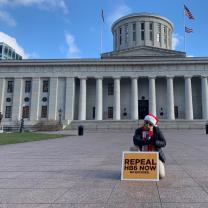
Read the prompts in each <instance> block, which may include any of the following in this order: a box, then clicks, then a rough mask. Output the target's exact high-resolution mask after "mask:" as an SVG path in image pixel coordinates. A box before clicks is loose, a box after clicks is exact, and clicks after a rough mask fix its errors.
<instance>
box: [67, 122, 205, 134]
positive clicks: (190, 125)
mask: <svg viewBox="0 0 208 208" xmlns="http://www.w3.org/2000/svg"><path fill="white" fill-rule="evenodd" d="M142 124H143V120H139V121H132V120H121V121H113V120H103V121H94V120H87V121H72V122H71V123H70V124H69V125H67V126H66V127H65V130H77V129H78V127H79V126H83V127H84V129H85V130H87V131H89V132H90V131H103V132H105V131H108V130H112V131H116V130H119V131H121V130H122V131H128V130H133V129H136V128H137V127H138V126H141V125H142ZM205 124H206V120H193V121H190V120H174V121H169V120H161V121H160V123H159V127H160V128H161V129H205Z"/></svg>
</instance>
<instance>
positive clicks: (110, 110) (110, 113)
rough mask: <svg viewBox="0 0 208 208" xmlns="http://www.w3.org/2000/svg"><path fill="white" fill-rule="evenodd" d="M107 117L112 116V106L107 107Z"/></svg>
mask: <svg viewBox="0 0 208 208" xmlns="http://www.w3.org/2000/svg"><path fill="white" fill-rule="evenodd" d="M108 118H113V107H108Z"/></svg>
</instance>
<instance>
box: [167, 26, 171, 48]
mask: <svg viewBox="0 0 208 208" xmlns="http://www.w3.org/2000/svg"><path fill="white" fill-rule="evenodd" d="M171 37H172V35H171V30H170V29H168V42H169V47H171Z"/></svg>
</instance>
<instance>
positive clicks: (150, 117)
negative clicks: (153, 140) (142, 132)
mask: <svg viewBox="0 0 208 208" xmlns="http://www.w3.org/2000/svg"><path fill="white" fill-rule="evenodd" d="M144 121H149V122H151V123H152V124H153V126H157V124H158V122H159V119H158V118H157V117H156V116H154V115H152V114H151V113H150V114H148V115H146V116H145V117H144Z"/></svg>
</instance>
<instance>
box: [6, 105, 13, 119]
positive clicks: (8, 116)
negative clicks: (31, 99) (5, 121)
mask: <svg viewBox="0 0 208 208" xmlns="http://www.w3.org/2000/svg"><path fill="white" fill-rule="evenodd" d="M11 117H12V106H6V111H5V118H11Z"/></svg>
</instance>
